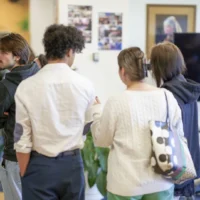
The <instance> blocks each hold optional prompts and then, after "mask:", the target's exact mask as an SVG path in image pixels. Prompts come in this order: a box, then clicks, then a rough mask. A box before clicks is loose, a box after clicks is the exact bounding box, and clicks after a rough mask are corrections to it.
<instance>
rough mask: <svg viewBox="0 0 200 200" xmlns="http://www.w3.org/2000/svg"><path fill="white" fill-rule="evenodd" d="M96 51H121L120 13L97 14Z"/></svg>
mask: <svg viewBox="0 0 200 200" xmlns="http://www.w3.org/2000/svg"><path fill="white" fill-rule="evenodd" d="M98 49H99V50H121V49H122V13H99V38H98Z"/></svg>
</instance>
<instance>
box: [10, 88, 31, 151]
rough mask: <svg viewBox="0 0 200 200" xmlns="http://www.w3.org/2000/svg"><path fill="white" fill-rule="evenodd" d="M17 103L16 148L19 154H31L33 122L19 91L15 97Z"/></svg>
mask: <svg viewBox="0 0 200 200" xmlns="http://www.w3.org/2000/svg"><path fill="white" fill-rule="evenodd" d="M18 89H19V88H18ZM15 103H16V125H15V130H14V142H15V144H14V148H15V150H16V152H19V153H30V152H31V150H32V130H31V121H30V117H29V113H28V111H27V109H26V107H25V105H24V103H23V101H22V94H20V92H19V90H17V92H16V95H15Z"/></svg>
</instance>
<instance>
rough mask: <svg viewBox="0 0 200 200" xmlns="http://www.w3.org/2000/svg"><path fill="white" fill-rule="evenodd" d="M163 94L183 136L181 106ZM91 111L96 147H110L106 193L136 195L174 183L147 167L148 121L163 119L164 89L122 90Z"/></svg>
mask: <svg viewBox="0 0 200 200" xmlns="http://www.w3.org/2000/svg"><path fill="white" fill-rule="evenodd" d="M165 91H166V90H165ZM166 93H167V97H168V103H169V117H170V121H171V123H172V125H173V126H176V127H177V129H179V134H181V135H183V125H182V120H181V111H180V108H179V106H178V104H177V102H176V100H175V98H174V97H173V95H172V94H171V93H170V92H168V91H166ZM93 112H94V122H93V124H92V127H91V130H92V134H93V137H94V142H95V144H96V146H100V147H108V146H111V150H110V154H109V159H108V176H107V181H108V185H107V189H108V191H109V192H112V193H114V194H117V195H121V196H137V195H142V194H149V193H154V192H160V191H164V190H168V189H169V188H170V187H171V186H173V184H172V183H171V182H169V181H167V180H166V179H164V178H163V177H162V176H161V175H158V174H156V173H155V172H154V171H153V170H152V167H151V166H150V157H151V151H152V145H151V138H150V129H149V121H150V120H159V121H165V120H166V114H167V113H166V112H167V111H166V100H165V95H164V89H160V90H155V91H125V92H124V93H122V94H121V95H120V96H116V97H112V98H110V99H109V100H108V101H107V103H106V105H105V107H104V110H103V113H102V114H101V109H100V105H95V106H93Z"/></svg>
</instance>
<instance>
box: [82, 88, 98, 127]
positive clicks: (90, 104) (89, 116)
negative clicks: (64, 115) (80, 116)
mask: <svg viewBox="0 0 200 200" xmlns="http://www.w3.org/2000/svg"><path fill="white" fill-rule="evenodd" d="M95 97H96V93H95V89H94V87H93V86H91V92H90V95H89V102H88V107H87V110H86V113H85V125H86V124H88V123H90V122H92V121H93V116H92V114H93V111H92V110H93V109H92V108H93V104H94V102H95Z"/></svg>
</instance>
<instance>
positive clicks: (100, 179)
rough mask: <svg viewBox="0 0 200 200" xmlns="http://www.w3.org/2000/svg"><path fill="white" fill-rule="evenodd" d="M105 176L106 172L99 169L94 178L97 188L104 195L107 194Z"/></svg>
mask: <svg viewBox="0 0 200 200" xmlns="http://www.w3.org/2000/svg"><path fill="white" fill-rule="evenodd" d="M106 176H107V173H106V172H104V171H102V170H100V172H99V174H98V176H97V180H96V184H97V188H98V190H99V192H100V193H101V194H102V195H103V196H104V197H105V196H106V195H107V190H106V186H107V180H106Z"/></svg>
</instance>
